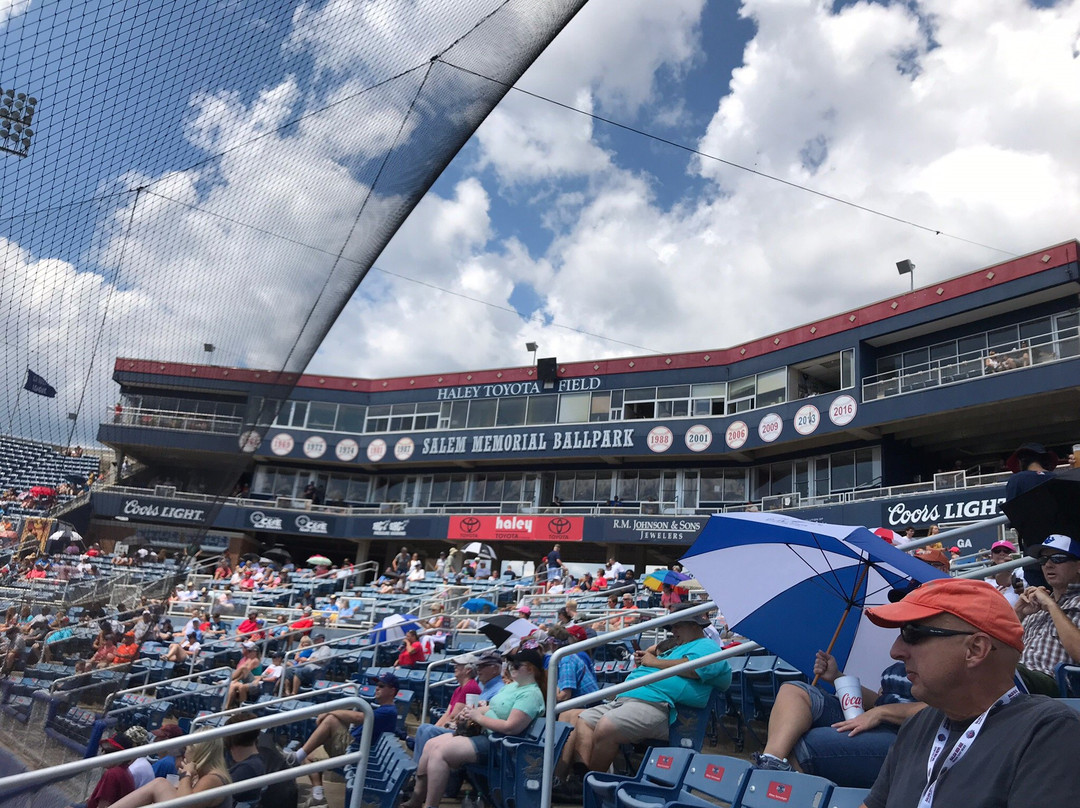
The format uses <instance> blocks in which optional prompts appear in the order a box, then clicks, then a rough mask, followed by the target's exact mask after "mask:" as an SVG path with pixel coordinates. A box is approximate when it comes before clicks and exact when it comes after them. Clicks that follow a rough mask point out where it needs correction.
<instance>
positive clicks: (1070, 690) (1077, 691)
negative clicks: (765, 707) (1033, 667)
mask: <svg viewBox="0 0 1080 808" xmlns="http://www.w3.org/2000/svg"><path fill="white" fill-rule="evenodd" d="M1054 672H1055V673H1056V674H1057V683H1058V690H1059V691H1060V694H1061V696H1062V697H1063V698H1076V697H1080V665H1070V664H1068V663H1067V662H1062V663H1061V664H1060V665H1058V666H1057V668H1056V669H1055V671H1054Z"/></svg>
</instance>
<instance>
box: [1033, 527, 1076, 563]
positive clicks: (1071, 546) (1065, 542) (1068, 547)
mask: <svg viewBox="0 0 1080 808" xmlns="http://www.w3.org/2000/svg"><path fill="white" fill-rule="evenodd" d="M1043 549H1046V550H1058V551H1060V552H1062V553H1068V554H1069V555H1071V556H1074V557H1076V558H1080V541H1077V540H1076V539H1072V538H1069V537H1068V536H1065V535H1062V534H1061V533H1051V534H1050V535H1049V536H1047V537H1046V541H1044V542H1043V543H1042V544H1032V545H1031V546H1029V547H1028V548H1027V551H1026V552H1027V554H1028V555H1030V556H1038V555H1039V554H1040V553H1039V551H1040V550H1043Z"/></svg>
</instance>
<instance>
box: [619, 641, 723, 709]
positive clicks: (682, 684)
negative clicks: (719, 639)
mask: <svg viewBox="0 0 1080 808" xmlns="http://www.w3.org/2000/svg"><path fill="white" fill-rule="evenodd" d="M719 651H720V646H719V645H717V644H716V643H715V642H713V641H712V640H710V639H708V638H707V637H702V638H701V639H699V640H692V641H691V642H688V643H684V644H683V645H677V646H675V647H674V648H672V649H671V650H670V651H666V652H664V653H663V654H660V659H683V658H685V659H700V658H701V657H704V656H709V654H715V653H718V652H719ZM658 670H660V669H659V668H650V667H648V666H647V665H643V666H641V667H639V668H636V669H635V670H634V671H632V672H631V673H630V675H629V676H627V677H626V681H628V682H629V681H632V680H634V679H640V678H641V677H642V676H646V675H648V674H650V673H655V672H656V671H658ZM694 673H696V674H697V676H695V677H694V678H693V679H688V678H686V677H685V676H671V677H668V678H667V679H661V680H660V681H659V682H653V683H652V684H648V685H642V686H641V687H635V688H634V689H633V690H627V691H626V692H625V693H623V694H622V695H621V697H622V698H631V699H641V700H642V701H652V702H667V704H668V707H669V708H670V709H669V710H668V717H669V720H670V721H674V720H675V705H676V704H684V705H686V706H687V707H704V706H705V705H706V704H708V703H709V697H710V696H711V695H712V691H713V688H716V689H717V690H727V689H728V686H729V685H730V684H731V666H730V665H728V663H727V661H726V660H723V659H722V660H720V661H719V662H714V663H712V664H711V665H705V666H703V667H700V668H698V669H697V670H696V671H694Z"/></svg>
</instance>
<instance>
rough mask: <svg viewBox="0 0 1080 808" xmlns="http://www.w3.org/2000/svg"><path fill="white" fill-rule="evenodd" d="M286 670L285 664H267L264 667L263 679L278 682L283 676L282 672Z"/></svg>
mask: <svg viewBox="0 0 1080 808" xmlns="http://www.w3.org/2000/svg"><path fill="white" fill-rule="evenodd" d="M284 671H285V666H284V665H273V664H270V665H267V666H266V667H265V668H263V672H262V680H263V681H264V682H276V681H277V680H278V679H280V678H281V674H282V673H283V672H284Z"/></svg>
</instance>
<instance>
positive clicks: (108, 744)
mask: <svg viewBox="0 0 1080 808" xmlns="http://www.w3.org/2000/svg"><path fill="white" fill-rule="evenodd" d="M131 747H132V742H131V740H130V739H129V738H128V737H127V736H126V735H124V734H123V733H118V734H116V735H114V736H113V737H111V738H103V739H102V740H101V754H103V755H107V754H109V753H110V752H119V751H121V750H124V749H130V748H131ZM134 790H135V778H134V777H132V776H131V772H130V771H129V770H128V762H127V761H125V762H123V763H117V764H116V765H115V766H110V767H109V768H107V769H105V771H103V772H102V773H101V779H99V780H98V781H97V785H96V786H94V791H93V793H92V794H91V795H90V798H89V799H88V800H87V801H86V808H108V806H109V805H112V804H113V803H114V802H116V801H117V800H119V799H120V798H121V797H126V796H127V795H128V794H130V793H131V792H132V791H134Z"/></svg>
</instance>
